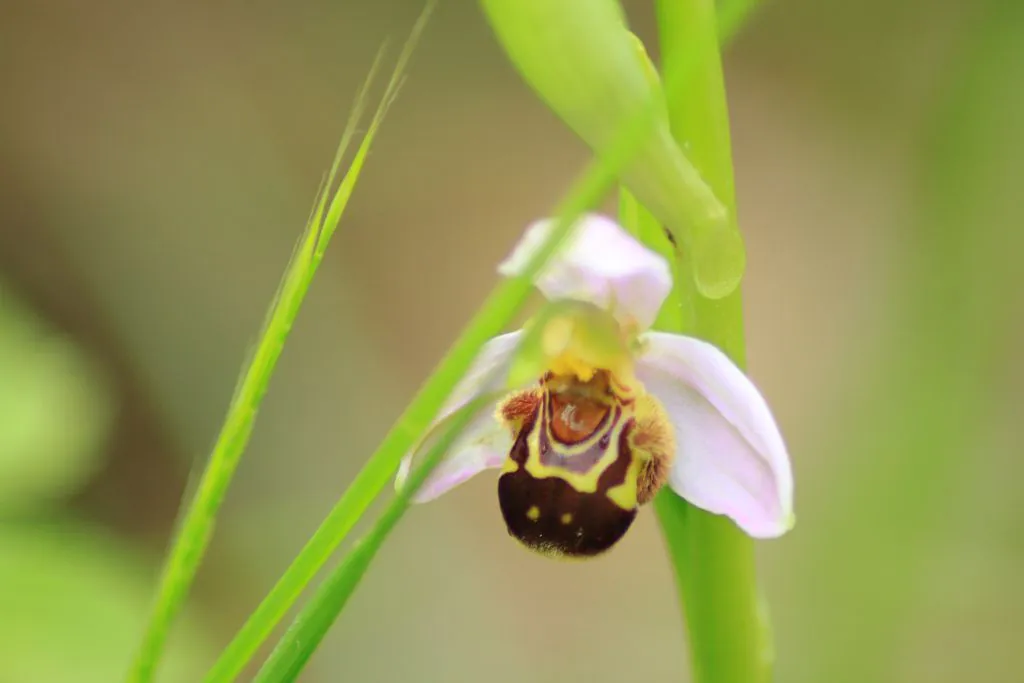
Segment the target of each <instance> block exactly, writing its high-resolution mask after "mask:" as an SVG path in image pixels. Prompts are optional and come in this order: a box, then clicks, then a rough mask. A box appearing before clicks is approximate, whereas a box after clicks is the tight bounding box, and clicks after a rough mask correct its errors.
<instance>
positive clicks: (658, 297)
mask: <svg viewBox="0 0 1024 683" xmlns="http://www.w3.org/2000/svg"><path fill="white" fill-rule="evenodd" d="M553 227H554V221H553V220H550V219H548V220H543V221H538V222H536V223H533V224H532V225H530V227H529V228H527V230H526V234H525V235H524V236H523V238H522V240H520V242H519V244H518V245H517V246H516V248H515V250H514V251H513V252H512V255H511V256H509V258H508V259H506V260H505V261H504V262H503V263H502V264H501V265H500V266H499V267H498V272H500V273H501V274H502V275H518V274H519V273H521V272H522V271H523V269H524V268H525V267H526V264H527V263H528V262H529V261H530V259H531V258H532V257H533V255H534V254H535V253H536V252H537V250H538V249H540V247H541V246H542V245H543V244H544V241H545V240H546V239H547V236H548V235H549V234H550V233H551V229H552V228H553ZM534 284H535V285H536V287H537V289H539V290H540V291H541V292H542V293H543V294H544V296H545V297H547V298H548V299H550V300H556V299H575V300H577V301H587V302H590V303H592V304H596V305H597V306H600V307H601V308H603V309H605V310H608V311H611V312H612V313H613V314H614V315H615V317H616V318H617V319H618V320H619V322H620V323H623V324H636V325H638V326H639V327H640V329H641V330H645V329H647V328H648V327H650V326H651V324H652V323H653V322H654V318H655V316H656V315H657V314H658V310H659V309H660V308H661V304H662V302H664V300H665V297H666V296H667V295H668V292H669V290H670V289H671V288H672V275H671V271H670V270H669V267H668V263H667V262H666V261H665V259H664V258H662V257H661V256H660V255H659V254H656V253H655V252H653V251H651V250H650V249H648V248H647V247H645V246H644V245H642V244H641V243H640V242H638V241H637V240H636V239H635V238H634V237H633V236H632V235H630V234H629V233H628V232H626V231H625V230H624V229H623V228H622V227H620V226H619V224H618V223H616V222H615V221H613V220H611V219H610V218H606V217H605V216H600V215H597V214H586V215H584V216H583V217H582V218H580V220H579V221H578V222H577V223H576V225H575V227H574V228H573V230H572V231H571V233H570V235H569V237H568V238H567V239H566V242H565V243H564V244H563V245H562V246H561V247H559V249H558V250H557V251H556V252H555V254H554V255H553V256H552V257H551V259H550V260H549V261H548V263H547V264H546V265H545V267H544V269H543V270H542V271H541V273H540V275H539V276H538V277H537V280H536V281H535V282H534Z"/></svg>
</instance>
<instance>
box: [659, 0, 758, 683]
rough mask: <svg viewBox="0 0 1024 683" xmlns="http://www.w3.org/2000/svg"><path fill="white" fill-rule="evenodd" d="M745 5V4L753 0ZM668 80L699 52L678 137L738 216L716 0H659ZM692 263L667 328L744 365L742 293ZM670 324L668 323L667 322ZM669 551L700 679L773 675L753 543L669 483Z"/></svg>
mask: <svg viewBox="0 0 1024 683" xmlns="http://www.w3.org/2000/svg"><path fill="white" fill-rule="evenodd" d="M748 7H749V4H748ZM657 16H658V27H659V38H660V41H661V50H662V69H663V71H664V73H665V78H666V79H669V78H670V77H671V74H672V71H673V69H676V68H682V64H683V62H682V60H683V55H684V54H685V55H686V57H687V59H689V60H693V59H696V65H695V66H690V67H688V68H690V72H689V74H688V75H689V76H690V80H689V81H688V83H687V88H686V89H685V90H679V91H675V92H673V91H669V92H667V93H666V95H667V100H668V102H667V104H668V111H669V120H670V124H671V126H672V132H673V135H674V136H675V137H676V139H677V140H678V141H679V143H680V144H681V145H682V146H683V149H684V150H686V152H687V155H688V156H689V158H690V160H691V161H692V162H693V163H694V165H695V166H696V167H697V169H698V170H699V171H700V172H701V174H702V176H703V177H704V179H705V180H706V181H707V182H708V184H709V185H710V186H711V188H712V189H713V190H714V192H715V194H716V195H717V196H718V197H719V198H720V199H721V201H722V202H723V203H724V204H725V206H726V208H727V210H728V211H729V215H730V220H732V221H733V222H734V225H733V227H734V228H735V220H736V197H735V185H734V179H733V168H732V150H731V142H730V137H729V112H728V106H727V103H726V96H725V84H724V78H723V74H722V63H721V55H720V51H719V39H718V36H717V33H716V16H715V2H714V0H658V2H657ZM692 267H693V265H692V263H690V262H688V261H687V260H686V258H685V255H684V259H683V262H682V263H680V264H679V269H680V272H681V277H679V278H677V280H676V283H677V292H676V294H677V296H678V298H679V305H680V306H681V307H682V308H683V309H684V310H692V311H693V316H692V319H691V320H689V321H687V320H685V319H683V320H682V324H680V325H678V326H672V327H667V328H666V329H670V330H671V331H677V332H682V333H687V334H691V335H693V336H696V337H700V338H702V339H705V340H707V341H709V342H711V343H713V344H715V345H716V346H718V347H719V348H720V349H722V350H723V351H724V352H725V353H727V354H728V355H729V356H730V357H731V358H732V359H733V361H735V362H736V363H737V364H738V365H740V366H741V367H742V366H743V365H744V363H745V344H744V334H743V308H742V296H741V293H740V290H739V289H737V290H736V291H735V292H733V293H732V294H730V295H729V296H727V297H725V298H723V299H718V300H710V299H707V298H705V297H703V296H701V295H700V294H699V293H698V292H697V291H696V290H695V289H694V288H693V287H692V286H691V285H690V283H691V282H692V278H690V277H687V274H688V273H689V271H690V270H691V269H692ZM662 322H665V321H662ZM655 510H656V512H657V514H658V517H659V520H660V521H661V524H662V528H663V532H664V536H665V541H666V544H667V545H668V547H669V551H670V553H671V555H672V557H673V560H674V563H675V569H676V579H677V584H678V587H679V590H680V594H681V598H682V602H683V611H684V613H685V615H686V621H687V625H688V634H689V640H690V651H691V659H692V663H693V672H694V680H695V681H697V682H698V683H758V682H762V681H767V680H769V678H770V668H771V667H770V651H769V648H770V645H769V643H768V642H767V636H768V627H767V624H766V622H765V619H764V618H763V615H762V613H761V605H760V601H759V596H758V589H757V581H756V574H755V564H754V545H753V541H752V540H751V539H750V538H749V537H747V536H746V535H745V534H744V533H743V532H741V531H740V530H739V529H738V528H737V527H736V526H735V525H734V524H733V523H732V522H731V521H730V520H728V519H727V518H724V517H721V516H717V515H712V514H709V513H707V512H705V511H703V510H700V509H698V508H695V507H693V506H692V505H690V504H688V503H687V502H685V501H684V500H682V499H681V498H679V497H678V496H676V495H675V494H673V493H671V492H669V491H665V492H663V493H662V494H661V495H659V496H658V497H657V499H656V500H655Z"/></svg>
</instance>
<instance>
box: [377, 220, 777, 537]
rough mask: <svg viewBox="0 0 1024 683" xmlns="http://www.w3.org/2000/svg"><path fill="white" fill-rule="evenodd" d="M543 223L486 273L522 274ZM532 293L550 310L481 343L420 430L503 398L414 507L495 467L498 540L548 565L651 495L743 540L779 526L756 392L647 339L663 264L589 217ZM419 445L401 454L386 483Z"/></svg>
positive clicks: (685, 350)
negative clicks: (696, 511)
mask: <svg viewBox="0 0 1024 683" xmlns="http://www.w3.org/2000/svg"><path fill="white" fill-rule="evenodd" d="M552 227H553V222H552V221H539V222H537V223H534V224H533V225H531V226H530V227H529V228H528V229H527V231H526V233H525V235H524V236H523V238H522V240H521V241H520V243H519V244H518V245H517V247H516V248H515V249H514V251H513V253H512V254H511V255H510V256H509V258H508V259H507V260H506V261H505V262H504V263H502V264H501V265H500V266H499V272H500V273H502V274H503V275H506V276H511V275H516V274H519V273H521V272H522V270H523V268H524V267H525V265H526V263H527V262H528V261H529V260H530V258H531V257H532V256H533V254H534V253H536V251H537V250H538V249H539V248H540V246H541V245H542V244H543V243H544V241H545V239H546V238H547V236H548V234H549V233H550V231H551V229H552ZM534 285H535V286H536V288H537V289H538V290H539V291H540V292H541V293H542V294H543V295H544V297H545V298H546V299H547V300H548V301H549V302H551V304H552V310H553V311H555V312H554V313H553V314H550V315H547V316H538V317H537V318H535V319H534V320H533V321H531V323H528V324H527V326H526V327H525V328H524V329H522V330H517V331H515V332H511V333H508V334H504V335H501V336H498V337H496V338H494V339H492V340H491V341H490V342H488V343H487V344H486V345H485V346H484V347H483V349H482V350H481V352H480V353H479V354H478V356H477V358H476V359H475V361H474V363H473V365H472V367H471V368H470V370H469V372H468V373H467V374H466V376H465V377H464V378H463V379H462V381H461V382H460V383H459V384H458V385H457V386H456V388H455V390H454V391H453V393H452V395H451V396H450V397H449V399H448V401H447V402H446V404H445V405H444V406H443V407H442V409H441V411H440V413H439V415H438V417H437V419H436V421H435V423H434V427H435V428H436V426H437V425H438V424H440V423H441V422H442V421H443V420H444V419H445V418H446V417H448V416H451V415H452V414H453V413H454V412H455V411H457V410H459V409H460V408H461V407H463V406H465V405H466V404H467V403H469V402H470V401H473V400H474V399H476V398H477V397H480V396H485V395H489V394H492V393H495V392H501V391H502V390H503V389H507V393H504V394H503V395H504V398H503V399H501V400H500V401H498V402H497V405H492V406H491V408H492V409H491V410H485V411H481V412H479V413H478V414H477V415H475V416H474V417H473V419H472V421H471V422H470V424H469V426H468V427H467V428H466V429H465V430H464V431H463V432H462V433H461V434H460V435H459V436H458V437H457V439H456V440H455V442H454V444H453V445H452V447H451V448H450V449H449V451H448V452H447V453H446V454H445V456H444V457H443V458H442V460H441V461H440V462H439V463H438V465H437V466H436V467H435V469H434V470H433V471H432V472H431V473H430V475H429V476H428V478H427V480H426V481H425V483H424V484H423V486H422V487H421V488H420V489H419V490H418V491H417V492H416V494H415V496H414V497H413V500H414V501H415V502H425V501H429V500H432V499H434V498H437V497H438V496H440V495H441V494H443V493H445V492H447V491H450V490H451V489H453V488H454V487H456V486H457V485H458V484H460V483H462V482H464V481H466V480H468V479H470V478H471V477H473V476H474V475H476V474H478V473H480V472H482V471H484V470H487V469H498V470H500V474H499V477H498V501H499V505H500V508H501V512H502V515H503V517H504V520H505V523H506V526H507V528H508V531H509V533H510V535H512V536H513V537H514V538H516V539H518V540H519V541H520V542H521V543H523V544H524V545H525V546H526V547H528V548H530V549H532V550H535V551H538V552H541V553H543V554H546V555H551V556H575V557H588V556H594V555H598V554H600V553H602V552H604V551H606V550H608V549H609V548H610V547H612V546H613V545H614V544H615V543H616V542H617V541H618V540H619V539H620V538H621V537H622V536H623V535H624V534H625V533H626V531H627V530H628V529H629V527H630V526H631V525H632V523H633V520H634V519H635V518H636V515H637V511H638V509H639V508H640V507H641V506H642V505H644V504H645V503H647V502H649V501H650V500H651V499H652V498H653V497H654V495H655V494H656V493H657V492H658V491H659V490H660V489H661V488H662V487H663V486H664V485H668V486H669V487H670V488H671V489H672V490H673V491H674V492H675V493H677V494H678V495H680V496H682V497H683V498H685V499H686V500H688V501H689V502H690V503H692V504H693V505H695V506H697V507H699V508H702V509H704V510H707V511H708V512H711V513H715V514H720V515H726V516H728V517H729V518H731V519H732V520H733V521H734V522H735V523H736V524H737V525H738V526H739V527H740V528H741V529H742V530H743V531H745V532H746V533H747V534H749V535H750V536H753V537H756V538H772V537H777V536H780V535H782V534H784V533H785V532H786V531H788V530H789V529H790V528H791V527H792V524H793V519H794V517H793V500H792V499H793V477H792V471H791V468H790V462H789V456H788V454H787V451H786V446H785V444H784V442H783V439H782V436H781V434H780V432H779V428H778V426H777V425H776V423H775V419H774V418H773V417H772V414H771V412H770V410H769V409H768V405H767V403H766V402H765V400H764V398H763V397H762V396H761V394H760V392H759V391H758V390H757V388H755V386H754V385H753V383H752V382H751V381H750V379H748V378H747V376H746V375H745V374H744V373H743V371H741V370H740V369H739V368H738V367H737V366H736V365H735V364H734V363H733V362H732V361H731V360H730V359H729V358H728V357H727V356H726V355H725V354H724V353H722V352H721V351H720V350H719V349H718V348H716V347H715V346H714V345H712V344H709V343H707V342H705V341H702V340H700V339H696V338H693V337H688V336H684V335H679V334H671V333H667V332H659V331H653V330H651V329H650V327H651V325H652V324H653V322H654V319H655V316H656V315H657V314H658V311H659V309H660V308H661V306H662V304H663V302H664V300H665V298H666V296H667V295H668V293H669V291H670V290H671V287H672V278H671V271H670V269H669V265H668V263H667V262H666V261H665V259H664V258H663V257H661V256H660V255H659V254H656V253H655V252H653V251H651V250H649V249H647V248H646V247H645V246H644V245H642V244H641V243H640V242H638V241H637V240H636V239H634V238H633V237H632V236H631V235H630V234H629V233H628V232H626V231H625V230H624V229H623V228H622V227H620V226H619V225H618V224H617V223H615V222H614V221H612V220H611V219H609V218H606V217H604V216H600V215H595V214H589V215H585V216H584V217H582V218H581V219H580V220H579V221H578V222H577V223H576V224H575V225H574V226H573V230H572V231H571V232H570V234H569V236H568V237H567V238H566V239H565V240H564V241H563V243H562V245H561V246H560V247H559V249H558V250H557V251H556V252H555V254H554V255H553V256H552V257H551V258H550V259H549V260H548V262H547V264H546V265H545V267H544V268H543V269H542V270H541V272H540V274H539V275H538V276H537V278H536V279H535V282H534ZM526 347H528V348H526ZM524 354H525V355H526V356H527V357H531V356H532V357H533V358H534V359H535V360H534V362H533V363H532V364H530V365H528V367H530V368H532V369H534V370H536V372H535V373H534V374H533V375H532V376H528V377H526V378H525V380H524V379H523V378H522V377H520V375H522V373H521V372H519V373H516V372H513V368H514V367H515V366H516V363H517V359H518V360H519V361H521V360H522V358H523V357H524ZM516 377H519V379H518V380H515V381H517V382H518V386H509V381H510V378H513V379H514V378H516ZM428 439H429V432H428ZM424 443H425V442H424ZM423 449H424V446H423V443H421V445H420V446H419V447H418V448H416V449H413V451H412V452H410V453H409V454H407V455H406V457H405V458H404V459H403V461H402V465H401V467H400V469H399V473H398V479H397V485H398V486H401V485H402V483H403V482H404V481H405V479H406V477H407V476H408V473H409V470H410V467H411V465H412V463H413V462H414V461H415V460H416V457H417V454H419V453H421V452H422V451H423Z"/></svg>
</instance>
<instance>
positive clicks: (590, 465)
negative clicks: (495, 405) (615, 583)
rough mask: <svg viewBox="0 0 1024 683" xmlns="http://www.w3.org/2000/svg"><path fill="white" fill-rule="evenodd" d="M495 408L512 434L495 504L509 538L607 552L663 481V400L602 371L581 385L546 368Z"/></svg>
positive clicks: (553, 551) (536, 545)
mask: <svg viewBox="0 0 1024 683" xmlns="http://www.w3.org/2000/svg"><path fill="white" fill-rule="evenodd" d="M498 414H499V418H500V419H501V420H502V421H503V422H504V423H505V424H506V425H507V427H508V428H509V429H510V430H511V432H512V436H513V438H514V439H515V442H514V445H513V446H512V450H511V451H510V453H509V457H508V460H507V461H506V463H505V467H504V468H503V470H502V474H501V476H500V478H499V479H498V501H499V503H500V506H501V512H502V516H503V517H504V519H505V524H506V526H507V527H508V532H509V534H510V535H512V536H513V537H514V538H516V539H517V540H519V541H520V542H521V543H522V544H523V545H525V546H526V547H527V548H530V549H531V550H534V551H537V552H540V553H542V554H545V555H550V556H564V557H592V556H594V555H599V554H601V553H603V552H605V551H606V550H608V549H609V548H611V547H612V546H613V545H614V544H615V543H616V542H618V541H619V539H621V538H622V537H623V535H624V534H625V533H626V531H628V530H629V527H630V526H631V525H632V524H633V520H634V519H635V518H636V514H637V510H638V509H639V507H640V506H641V505H643V504H645V503H647V502H649V501H650V500H651V499H652V498H653V497H654V495H655V494H656V493H657V492H658V490H659V489H660V488H661V487H662V485H664V483H665V481H666V479H667V478H668V472H669V469H670V465H671V460H672V455H673V454H674V452H675V448H674V439H673V434H672V428H671V426H670V424H669V422H668V420H667V418H666V416H665V414H664V411H663V409H662V407H661V405H660V404H659V403H658V402H657V401H656V400H655V399H653V398H652V397H650V396H648V395H646V394H643V393H639V394H634V393H633V392H632V391H631V390H630V389H629V388H628V387H623V386H622V385H620V384H617V383H616V382H614V381H613V379H612V377H611V376H610V373H608V372H607V371H602V370H599V371H598V372H597V373H596V374H595V375H594V377H593V378H592V379H591V380H589V381H587V382H581V381H579V380H577V379H576V378H575V377H572V376H560V375H553V374H550V373H549V374H548V375H546V376H545V377H543V378H542V379H541V381H540V386H539V387H538V388H535V389H532V390H529V391H523V392H518V393H515V394H512V395H511V396H509V397H508V398H506V399H505V401H504V402H503V403H502V405H501V407H500V408H499V411H498Z"/></svg>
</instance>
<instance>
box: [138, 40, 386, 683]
mask: <svg viewBox="0 0 1024 683" xmlns="http://www.w3.org/2000/svg"><path fill="white" fill-rule="evenodd" d="M380 59H381V54H378V55H377V58H376V59H375V61H374V64H373V66H372V67H371V70H370V73H369V75H368V77H367V79H366V81H365V82H364V84H363V87H362V88H361V89H360V91H359V94H358V95H357V98H356V101H355V104H354V106H353V109H352V112H351V115H350V117H349V120H348V123H347V124H346V126H345V130H344V133H343V134H342V139H341V143H340V144H339V146H338V150H337V153H336V155H335V158H334V162H333V164H332V166H331V170H330V173H329V174H328V181H327V182H326V183H325V184H324V186H323V187H322V188H321V191H320V194H319V196H318V199H317V201H316V203H315V205H314V209H313V211H312V213H311V215H310V218H309V221H308V222H307V224H306V229H305V232H304V233H303V236H302V237H301V238H300V240H299V242H298V245H297V246H296V249H295V251H294V253H293V254H292V258H291V260H290V261H289V263H288V266H287V269H286V271H285V275H284V278H283V279H282V281H281V285H280V286H279V288H278V290H277V293H276V294H275V297H274V299H273V301H272V303H271V307H270V310H269V312H268V315H267V318H266V319H265V321H264V324H263V329H262V330H261V332H260V335H259V339H258V341H257V343H256V346H255V348H254V350H253V352H252V354H251V356H250V358H249V360H248V365H247V367H246V369H245V371H244V372H243V373H242V374H241V375H240V377H239V382H238V384H237V385H236V387H235V392H234V395H233V396H232V400H231V403H230V405H229V407H228V412H227V415H226V417H225V419H224V423H223V426H222V427H221V431H220V434H219V435H218V437H217V441H216V442H215V444H214V446H213V449H212V451H211V453H210V457H209V459H208V460H207V462H206V466H205V468H204V470H203V471H202V474H201V475H199V476H198V478H197V479H196V480H195V482H196V485H195V490H194V493H193V494H192V495H191V502H190V503H189V504H188V505H187V507H186V506H183V508H182V513H181V514H180V516H179V520H178V523H177V525H176V527H177V529H176V534H175V540H174V542H173V544H172V546H171V549H170V551H169V554H168V556H167V559H166V561H165V563H164V568H163V570H162V572H161V576H160V579H159V583H158V588H157V594H156V599H155V601H154V607H153V610H152V613H151V615H150V619H149V622H148V624H147V627H146V630H145V632H144V634H143V638H142V641H141V644H140V646H139V648H138V650H137V653H136V655H135V658H134V660H133V663H132V666H131V669H130V670H129V672H128V675H127V678H126V680H127V681H129V682H131V683H148V682H149V681H152V680H153V678H154V676H155V674H156V669H157V665H158V664H159V661H160V657H161V655H162V653H163V650H164V647H165V644H166V641H167V637H168V633H169V631H170V628H171V625H172V623H173V621H174V618H175V617H176V616H177V614H178V613H179V612H180V610H181V608H182V606H183V604H184V602H185V600H186V598H187V596H188V592H189V589H190V588H191V586H192V582H193V580H194V579H195V575H196V573H197V571H198V569H199V565H200V563H201V562H202V559H203V556H204V554H205V552H206V548H207V546H208V545H209V542H210V538H211V537H212V535H213V527H214V522H215V518H216V515H217V512H218V510H219V509H220V506H221V503H222V502H223V500H224V496H225V494H226V492H227V489H228V486H229V485H230V483H231V479H232V477H233V476H234V473H235V470H236V469H237V467H238V463H239V461H240V459H241V456H242V452H243V451H244V450H245V447H246V445H247V443H248V441H249V435H250V434H251V432H252V426H253V423H254V421H255V418H256V413H257V410H258V408H259V405H260V403H261V401H262V399H263V396H264V395H265V393H266V390H267V387H268V385H269V383H270V377H271V375H272V374H273V371H274V368H275V366H276V364H277V360H278V358H279V357H280V355H281V351H282V350H283V348H284V343H285V341H286V340H287V338H288V334H289V332H290V330H291V328H292V326H293V324H294V321H295V319H296V317H297V316H298V312H299V308H300V306H301V305H302V301H303V300H304V298H305V295H306V292H307V291H308V290H309V287H310V284H311V283H312V280H313V276H314V275H315V273H316V270H317V267H318V266H319V264H320V262H321V260H322V258H323V253H324V250H325V249H326V247H327V243H328V240H329V239H330V236H331V234H333V232H334V230H335V228H336V227H337V224H338V222H339V221H340V219H341V215H342V213H343V211H344V208H345V204H346V202H347V201H348V198H349V196H350V195H351V193H352V189H353V188H354V186H355V183H356V181H357V179H358V177H359V174H360V172H361V170H362V165H363V161H364V160H365V156H366V150H367V149H368V147H369V144H370V142H371V141H372V139H373V133H375V132H376V129H377V127H378V126H379V124H380V119H381V116H382V115H383V110H385V109H386V107H387V104H388V103H389V101H390V98H391V97H393V92H392V90H391V89H390V88H389V91H388V94H386V95H385V100H384V102H383V103H382V106H381V108H380V109H379V110H378V113H377V116H375V117H374V120H373V123H372V124H371V127H370V131H369V132H368V133H367V135H366V136H365V137H364V139H363V143H362V145H360V148H359V152H358V153H357V154H356V157H355V159H354V160H353V162H352V164H351V166H350V167H349V169H348V171H347V172H346V174H345V176H344V178H343V179H342V181H341V186H340V187H339V189H338V191H337V192H335V193H334V196H333V198H332V200H331V202H330V206H329V209H328V211H327V216H326V220H324V207H325V204H326V199H327V193H328V192H330V186H331V183H332V181H333V179H334V178H335V176H336V175H337V173H338V170H339V168H340V165H341V160H342V158H343V157H344V155H345V152H346V150H347V148H348V145H349V144H350V143H351V140H352V138H353V137H354V135H355V131H356V127H357V125H358V122H359V119H360V117H361V114H362V112H363V111H364V109H365V103H366V98H367V93H368V90H369V87H370V85H371V82H372V79H373V77H374V75H375V74H376V71H377V69H378V67H379V64H380Z"/></svg>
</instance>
